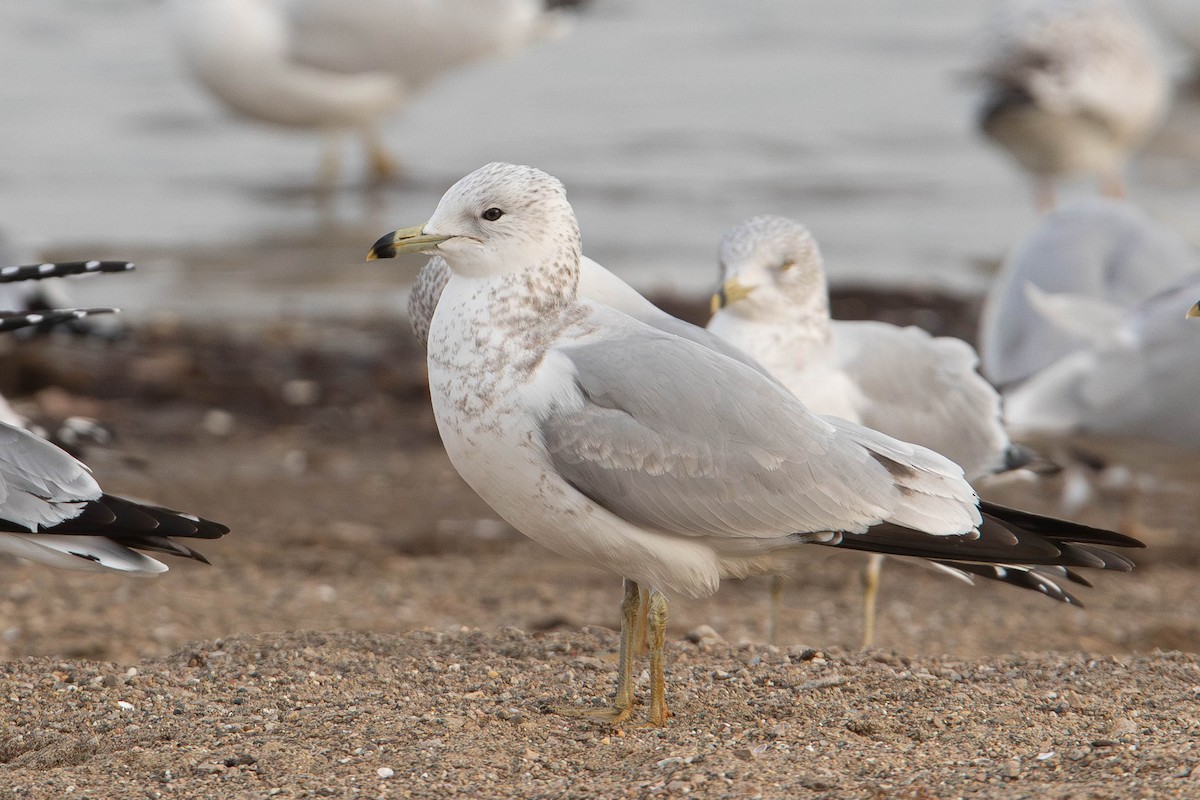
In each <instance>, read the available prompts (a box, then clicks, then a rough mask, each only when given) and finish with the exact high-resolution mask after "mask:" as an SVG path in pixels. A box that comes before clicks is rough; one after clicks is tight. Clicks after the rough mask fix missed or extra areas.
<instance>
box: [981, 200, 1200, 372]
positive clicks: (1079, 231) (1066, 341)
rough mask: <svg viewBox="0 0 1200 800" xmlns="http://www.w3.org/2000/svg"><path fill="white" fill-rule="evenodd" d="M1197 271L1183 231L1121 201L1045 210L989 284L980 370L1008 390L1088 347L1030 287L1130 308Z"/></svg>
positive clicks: (1197, 259) (1199, 267)
mask: <svg viewBox="0 0 1200 800" xmlns="http://www.w3.org/2000/svg"><path fill="white" fill-rule="evenodd" d="M1197 270H1200V257H1198V256H1197V254H1196V252H1195V251H1194V250H1193V249H1192V248H1191V247H1190V246H1189V245H1188V243H1187V242H1185V241H1184V240H1183V239H1182V238H1181V237H1180V236H1179V235H1178V234H1176V233H1175V232H1174V231H1172V230H1171V229H1169V228H1167V227H1165V226H1163V225H1161V224H1159V223H1156V222H1155V221H1153V220H1151V219H1150V218H1149V217H1148V216H1146V214H1145V213H1143V212H1142V211H1141V209H1139V208H1137V207H1136V206H1134V205H1133V204H1131V203H1128V202H1126V201H1124V200H1116V199H1110V198H1105V197H1093V198H1086V199H1083V200H1080V201H1077V202H1074V203H1071V204H1070V205H1067V206H1064V207H1062V208H1060V209H1057V210H1055V211H1052V212H1050V213H1049V214H1046V215H1045V216H1044V217H1042V218H1041V219H1040V220H1039V221H1038V223H1037V226H1036V227H1035V228H1034V230H1033V231H1032V232H1031V233H1030V234H1029V235H1028V236H1026V237H1025V239H1024V240H1022V241H1021V242H1020V243H1019V244H1017V245H1016V246H1015V247H1014V248H1013V249H1012V252H1011V253H1010V254H1009V256H1008V258H1007V259H1005V261H1004V265H1003V266H1002V267H1001V269H1000V274H999V275H998V276H997V278H996V280H995V281H994V282H993V283H992V287H991V289H990V290H989V291H988V295H987V299H986V301H985V303H984V308H983V315H982V319H981V323H980V332H979V353H980V356H981V358H982V371H983V374H984V375H985V376H987V378H988V379H989V380H991V381H992V383H994V384H996V385H997V386H999V387H1001V388H1002V389H1008V388H1009V387H1011V386H1013V385H1014V384H1017V383H1019V382H1020V381H1023V380H1025V379H1027V378H1029V377H1030V376H1032V375H1033V374H1034V373H1036V372H1038V371H1039V370H1041V369H1043V368H1045V367H1046V366H1048V365H1050V364H1052V363H1053V362H1055V361H1057V360H1058V359H1060V358H1062V357H1063V356H1065V355H1067V354H1069V353H1071V352H1073V351H1075V350H1078V349H1080V348H1082V347H1085V346H1086V345H1087V343H1088V338H1089V337H1083V336H1080V335H1078V334H1076V333H1073V332H1071V331H1069V330H1064V329H1063V327H1062V326H1061V325H1060V324H1058V323H1057V322H1055V321H1054V320H1051V319H1047V318H1046V316H1045V315H1044V314H1043V313H1041V312H1039V310H1038V309H1037V308H1035V307H1034V304H1033V301H1032V300H1031V296H1030V291H1029V287H1031V286H1032V287H1035V288H1036V289H1038V290H1041V292H1042V293H1045V294H1048V295H1056V294H1063V295H1070V296H1075V297H1079V298H1089V299H1091V300H1095V301H1098V302H1102V303H1104V304H1106V305H1109V306H1114V307H1118V308H1132V307H1133V306H1134V305H1135V304H1137V303H1139V302H1141V301H1143V300H1146V299H1148V298H1149V297H1151V296H1152V295H1155V294H1157V293H1158V292H1160V291H1163V290H1164V289H1167V288H1168V287H1170V286H1172V285H1174V284H1175V283H1177V282H1179V281H1180V280H1182V279H1183V278H1184V277H1186V276H1187V275H1190V274H1191V273H1193V272H1196V271H1197Z"/></svg>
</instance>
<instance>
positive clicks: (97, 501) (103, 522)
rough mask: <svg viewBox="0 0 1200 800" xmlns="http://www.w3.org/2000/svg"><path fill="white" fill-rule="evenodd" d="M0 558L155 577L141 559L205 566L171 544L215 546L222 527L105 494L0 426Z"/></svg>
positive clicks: (31, 440) (52, 454)
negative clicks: (169, 558)
mask: <svg viewBox="0 0 1200 800" xmlns="http://www.w3.org/2000/svg"><path fill="white" fill-rule="evenodd" d="M0 496H2V497H3V499H0V552H2V553H8V554H10V555H15V556H20V557H21V558H27V559H29V560H31V561H37V562H39V563H43V564H49V565H51V566H55V567H61V568H63V569H72V570H83V571H88V572H122V573H127V574H131V575H153V574H156V573H159V572H166V571H167V566H166V564H163V563H162V562H161V561H158V560H157V559H154V558H151V557H149V556H147V555H145V554H144V553H142V552H139V551H143V550H146V551H151V552H158V553H167V554H168V555H174V556H181V557H183V558H191V559H195V560H197V561H202V562H204V563H206V564H207V563H208V560H207V559H205V558H204V556H202V555H201V554H200V553H198V552H196V551H195V550H192V549H191V548H190V547H188V546H186V545H183V544H181V543H179V542H177V541H175V539H174V538H172V537H178V538H198V539H217V538H220V537H221V536H224V535H225V534H226V533H228V532H229V529H228V528H227V527H225V526H224V525H221V524H219V523H216V522H210V521H209V520H206V519H201V518H200V517H197V516H193V515H191V514H181V513H179V512H177V511H171V510H170V509H166V508H159V507H156V506H149V505H144V504H142V503H138V502H135V501H132V500H126V499H123V498H120V497H114V496H112V495H108V494H104V493H103V491H101V489H100V487H99V485H97V483H96V481H95V480H94V479H93V478H92V476H91V473H90V472H89V471H88V468H87V467H86V466H85V465H84V464H82V463H81V462H79V461H78V460H76V459H75V458H73V457H72V456H70V455H68V454H67V453H66V452H64V451H63V450H60V449H59V448H57V447H55V446H54V445H53V444H51V443H50V442H47V441H45V440H44V439H41V438H39V437H37V436H34V435H33V434H32V433H28V432H27V431H24V430H21V429H20V428H17V427H15V426H12V425H6V424H3V423H0Z"/></svg>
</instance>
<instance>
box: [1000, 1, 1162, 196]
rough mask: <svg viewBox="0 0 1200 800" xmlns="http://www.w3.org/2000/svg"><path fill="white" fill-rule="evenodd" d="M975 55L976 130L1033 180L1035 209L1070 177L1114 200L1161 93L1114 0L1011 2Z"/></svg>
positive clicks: (1149, 59)
mask: <svg viewBox="0 0 1200 800" xmlns="http://www.w3.org/2000/svg"><path fill="white" fill-rule="evenodd" d="M985 48H986V50H985V55H984V59H983V64H982V65H981V66H980V68H979V74H980V77H981V78H982V80H983V82H984V86H985V92H984V96H983V99H982V102H981V105H980V109H979V126H980V128H982V130H983V132H984V133H985V134H987V136H989V137H990V138H991V139H993V140H994V141H995V142H996V143H997V144H999V145H1000V146H1001V147H1003V148H1005V149H1006V150H1007V151H1008V152H1009V154H1010V155H1011V156H1012V157H1013V158H1014V159H1015V160H1016V161H1017V163H1018V164H1020V165H1021V166H1022V167H1023V168H1024V169H1025V170H1027V171H1028V172H1030V173H1031V174H1032V175H1033V177H1034V180H1035V182H1036V189H1037V191H1036V194H1037V204H1038V206H1039V208H1042V209H1048V208H1052V207H1053V206H1054V184H1055V182H1056V181H1057V180H1059V179H1061V178H1068V177H1072V176H1076V175H1083V174H1092V175H1098V176H1099V177H1100V178H1101V181H1102V187H1103V189H1104V191H1105V193H1106V194H1112V195H1115V196H1122V195H1124V193H1125V184H1124V178H1123V174H1122V173H1123V169H1124V165H1125V162H1126V161H1127V159H1128V158H1129V154H1130V152H1131V151H1132V150H1133V149H1134V148H1135V147H1137V146H1139V145H1140V144H1142V142H1143V141H1145V139H1146V138H1147V137H1148V136H1149V134H1150V133H1151V132H1152V131H1153V130H1154V128H1155V127H1156V126H1157V125H1158V123H1159V122H1160V121H1161V119H1162V117H1163V114H1164V112H1165V110H1166V106H1167V94H1168V83H1167V77H1166V73H1165V71H1164V68H1163V65H1162V63H1161V61H1160V58H1159V55H1158V53H1157V52H1156V50H1155V48H1154V46H1153V44H1152V43H1151V41H1150V39H1149V36H1148V34H1147V32H1146V31H1145V30H1144V29H1143V27H1142V26H1141V25H1140V24H1139V23H1138V22H1137V20H1136V19H1134V18H1133V17H1132V16H1131V15H1130V14H1129V12H1128V11H1127V10H1126V9H1125V8H1124V7H1123V6H1121V5H1120V4H1118V3H1117V2H1116V0H1017V1H1015V2H1010V3H1008V4H1007V5H1006V6H1005V7H1004V8H1003V9H1002V10H1001V11H1000V12H999V13H998V14H997V15H996V16H995V17H994V18H993V19H992V21H991V24H990V26H989V27H988V29H987V41H986V43H985Z"/></svg>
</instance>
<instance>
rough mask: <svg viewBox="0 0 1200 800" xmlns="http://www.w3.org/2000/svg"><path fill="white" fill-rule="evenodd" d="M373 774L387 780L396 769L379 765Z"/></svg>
mask: <svg viewBox="0 0 1200 800" xmlns="http://www.w3.org/2000/svg"><path fill="white" fill-rule="evenodd" d="M375 774H376V775H378V776H379V777H381V778H383V779H384V780H387V779H388V778H390V777H392V776H393V775H395V774H396V770H394V769H392V768H391V767H380V768H379V769H377V770H375Z"/></svg>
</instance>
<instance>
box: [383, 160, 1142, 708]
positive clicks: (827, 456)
mask: <svg viewBox="0 0 1200 800" xmlns="http://www.w3.org/2000/svg"><path fill="white" fill-rule="evenodd" d="M399 252H423V253H437V254H439V255H441V256H442V257H443V258H444V259H445V260H446V263H447V264H448V265H449V266H450V269H451V272H452V276H451V278H450V281H449V282H448V283H447V284H446V286H445V289H444V290H443V291H442V295H441V297H440V298H439V300H438V303H437V308H436V310H435V311H434V314H433V320H432V323H431V326H430V330H429V344H428V360H429V382H430V393H431V396H432V401H433V409H434V415H435V417H436V420H437V424H438V430H439V432H440V434H441V436H442V442H443V444H444V445H445V447H446V451H447V453H448V454H449V456H450V459H451V462H452V463H453V464H454V466H455V468H456V469H457V470H458V472H459V474H460V475H462V477H463V478H464V479H465V480H466V482H467V483H468V484H469V485H470V486H471V487H472V488H474V489H475V491H476V492H478V493H479V495H480V496H481V497H482V498H483V499H484V500H485V501H486V502H487V503H488V504H489V505H490V506H491V507H492V508H493V509H494V510H495V511H496V512H497V513H498V514H500V516H501V517H503V518H504V519H505V520H507V521H508V522H509V523H510V524H512V525H513V526H514V527H515V528H517V529H518V530H520V531H522V532H523V533H525V534H526V535H527V536H529V537H531V538H533V539H534V540H535V541H538V542H541V543H542V544H544V545H545V546H547V547H549V548H550V549H552V550H555V551H556V552H558V553H560V554H563V555H565V556H567V557H570V558H575V559H580V560H583V561H586V562H588V563H591V564H593V565H596V566H599V567H602V568H604V569H607V570H609V571H611V572H614V573H616V574H618V575H620V576H622V577H623V578H624V579H625V596H624V601H623V603H622V611H623V614H622V645H621V652H620V667H619V678H618V685H617V695H616V703H615V707H614V708H613V709H611V710H610V711H607V712H603V713H602V716H603V718H605V719H609V720H611V721H615V722H620V721H623V720H625V719H627V718H628V717H629V716H630V714H631V713H632V709H633V705H634V700H633V691H632V652H633V637H632V636H631V635H630V632H631V629H632V627H633V626H634V624H635V623H636V619H637V616H638V606H639V602H640V591H639V586H640V585H644V586H646V587H647V588H649V589H650V598H649V620H650V632H651V636H650V639H651V646H650V667H651V698H650V712H649V721H650V723H651V724H654V725H664V724H665V723H666V719H667V708H666V698H665V683H664V664H663V649H664V643H665V633H666V622H667V599H666V595H667V594H674V595H684V596H689V597H697V596H705V595H709V594H712V593H713V592H715V591H716V590H717V588H718V586H719V585H720V582H721V579H722V578H726V577H742V576H747V575H753V574H763V573H768V572H773V571H774V570H776V569H777V568H778V561H779V559H780V557H782V556H784V555H785V554H787V553H788V552H789V551H794V550H795V549H796V548H797V547H798V546H800V545H803V544H806V543H818V544H825V545H830V546H841V547H850V548H854V549H860V550H865V551H868V552H887V553H898V554H903V555H911V556H916V557H922V558H935V559H948V560H951V561H963V562H967V563H989V562H997V563H1042V564H1051V565H1059V566H1064V567H1071V566H1080V567H1082V566H1090V567H1096V568H1108V569H1120V570H1127V569H1129V568H1130V567H1131V564H1130V562H1129V561H1128V560H1127V559H1125V558H1123V557H1122V556H1118V555H1116V554H1114V553H1112V552H1109V551H1108V550H1106V549H1105V548H1104V547H1103V546H1104V545H1116V546H1137V545H1138V544H1139V543H1138V542H1137V541H1136V540H1133V539H1130V538H1128V537H1125V536H1121V535H1120V534H1116V533H1112V532H1109V531H1101V530H1097V529H1093V528H1088V527H1085V526H1080V525H1074V524H1071V523H1066V522H1061V521H1057V520H1050V519H1048V518H1044V517H1037V516H1035V515H1031V514H1026V513H1024V512H1019V511H1015V510H1012V509H1005V508H1001V507H997V506H992V505H988V504H984V505H983V507H982V508H981V507H980V504H979V501H978V499H977V498H976V497H975V495H974V492H973V491H972V490H971V487H970V485H969V484H968V483H967V482H966V481H965V480H964V479H963V478H962V470H961V469H959V468H958V467H957V466H955V465H954V464H953V463H951V462H949V461H948V460H946V459H945V458H944V457H942V456H939V455H938V454H936V453H934V452H932V451H929V450H926V449H925V448H922V447H919V446H916V445H910V444H907V443H904V442H900V441H898V440H895V439H892V438H890V437H888V436H885V435H884V434H881V433H878V432H876V431H872V430H870V429H868V428H863V427H861V426H858V425H854V424H852V423H846V422H841V421H839V420H836V419H831V418H819V417H816V416H814V415H812V414H810V413H808V411H806V410H805V408H804V406H803V405H801V404H800V402H799V401H798V400H797V399H796V398H795V397H794V396H793V395H792V394H790V393H789V392H788V391H786V390H785V389H783V388H782V387H781V386H779V384H777V383H776V382H775V381H773V380H771V379H770V378H767V377H765V376H764V375H762V374H761V373H760V372H758V371H757V370H755V369H754V368H752V367H749V366H747V365H745V364H743V363H741V362H738V361H736V360H734V359H731V358H728V357H726V356H723V355H721V354H720V353H717V352H715V351H713V350H711V349H709V348H706V347H703V346H701V345H699V344H697V343H695V342H693V341H690V340H688V339H684V338H681V337H678V336H674V335H672V334H668V333H665V332H662V331H659V330H657V329H656V328H653V327H651V326H649V325H646V324H644V323H642V322H639V321H637V320H635V319H633V318H632V317H629V316H627V315H625V314H622V313H621V312H619V311H617V310H615V309H612V308H609V307H607V306H604V305H601V304H597V303H593V302H590V301H588V300H586V299H580V298H579V297H578V294H577V290H578V281H579V259H580V252H581V242H580V235H579V226H578V223H577V222H576V220H575V214H574V211H573V210H572V208H571V205H570V204H569V203H568V202H567V199H566V194H565V191H564V189H563V187H562V184H561V183H559V182H558V181H557V180H556V179H554V178H553V177H551V176H549V175H547V174H546V173H544V172H541V171H539V170H536V169H533V168H531V167H521V166H514V165H511V164H501V163H494V164H489V165H486V166H484V167H482V168H480V169H478V170H476V171H475V172H473V173H471V174H470V175H468V176H466V177H465V178H463V179H462V180H460V181H459V182H458V183H456V184H455V185H454V186H452V187H451V188H450V189H449V190H448V191H447V192H446V194H445V195H444V196H443V197H442V200H441V201H440V202H439V203H438V206H437V209H436V210H435V211H434V214H433V216H432V217H431V218H430V220H429V221H428V222H427V223H425V225H423V226H419V227H415V228H406V229H401V230H399V231H395V232H393V233H392V234H389V235H387V236H385V237H383V238H381V239H380V240H379V241H378V242H377V243H376V245H375V247H374V248H373V249H372V251H371V253H370V254H369V255H368V258H375V257H379V256H389V255H395V254H396V253H399Z"/></svg>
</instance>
